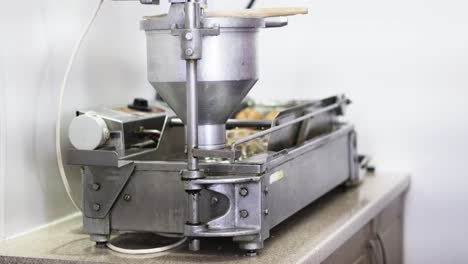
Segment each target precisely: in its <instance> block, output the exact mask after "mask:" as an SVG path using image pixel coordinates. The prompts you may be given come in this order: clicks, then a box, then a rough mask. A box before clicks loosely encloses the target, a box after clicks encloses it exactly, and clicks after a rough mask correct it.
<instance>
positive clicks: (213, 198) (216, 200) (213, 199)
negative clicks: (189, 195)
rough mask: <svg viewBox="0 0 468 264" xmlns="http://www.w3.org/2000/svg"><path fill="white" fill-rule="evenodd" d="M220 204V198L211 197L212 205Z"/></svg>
mask: <svg viewBox="0 0 468 264" xmlns="http://www.w3.org/2000/svg"><path fill="white" fill-rule="evenodd" d="M218 202H219V199H218V197H216V196H213V197H211V205H215V204H217V203H218Z"/></svg>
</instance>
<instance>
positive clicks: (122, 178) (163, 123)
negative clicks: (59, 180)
mask: <svg viewBox="0 0 468 264" xmlns="http://www.w3.org/2000/svg"><path fill="white" fill-rule="evenodd" d="M143 2H149V3H153V4H154V3H156V4H157V1H143ZM170 2H171V6H170V9H169V12H168V13H167V14H166V15H160V16H154V17H146V18H144V20H143V21H142V22H141V28H142V29H143V30H144V31H145V32H146V37H147V52H148V55H147V58H148V79H149V82H150V83H151V84H152V85H153V86H154V88H155V89H156V91H157V92H158V95H159V96H160V97H161V98H162V99H163V100H161V101H154V102H147V101H145V100H142V99H136V100H135V101H134V102H133V103H132V104H131V105H128V106H121V107H101V108H96V109H87V110H80V111H78V115H77V117H76V118H74V119H73V120H72V122H71V124H70V127H69V139H70V141H71V143H72V145H73V147H74V148H72V149H70V150H69V151H68V153H67V154H68V155H67V162H68V164H72V165H80V166H82V168H83V171H82V177H83V226H84V232H86V233H87V234H89V235H90V236H91V239H92V240H93V241H95V242H97V243H105V242H107V241H109V239H110V234H111V232H113V231H140V232H164V233H172V234H179V235H184V236H186V237H187V238H188V239H189V248H190V249H191V250H198V249H199V248H200V245H201V244H200V241H202V240H203V239H204V238H216V237H229V238H232V239H233V240H234V241H235V242H237V243H238V244H239V246H240V248H241V249H242V250H245V251H247V252H248V253H249V254H251V255H254V254H255V253H256V252H257V250H259V249H262V248H263V242H264V240H266V239H267V238H268V237H269V234H270V230H271V229H272V228H273V227H275V226H276V225H278V224H279V223H281V222H282V221H284V220H285V219H287V218H288V217H290V216H292V215H294V214H295V213H296V212H297V211H299V210H301V209H302V208H304V207H305V206H307V205H308V204H310V203H311V202H313V201H314V200H316V199H317V198H319V197H320V196H322V195H324V194H325V193H327V192H329V191H330V190H332V189H333V188H335V187H337V186H338V185H341V184H347V183H348V184H349V183H351V184H352V183H357V182H358V181H359V178H360V176H359V160H358V157H357V152H356V133H355V130H354V128H353V126H352V125H350V124H347V123H344V122H343V121H342V117H341V116H342V115H343V114H344V111H345V108H346V106H347V105H348V104H349V102H350V101H349V100H348V99H347V98H346V97H344V96H342V95H339V96H333V97H329V98H326V99H323V100H309V101H289V102H273V103H268V102H258V101H257V102H255V101H249V100H244V98H245V97H246V95H247V94H248V92H249V91H250V89H251V88H252V87H253V86H254V84H255V83H256V82H257V80H258V78H259V76H258V69H257V64H258V63H257V34H258V31H259V30H260V29H262V28H272V27H282V26H286V25H287V23H288V20H287V18H286V16H288V15H294V14H300V13H306V10H303V9H264V10H244V11H242V12H237V13H234V14H233V13H231V12H209V11H208V10H205V9H204V7H205V4H206V3H203V2H202V1H194V0H193V1H188V0H187V1H185V0H170ZM246 109H247V110H246ZM243 111H244V112H243ZM245 111H252V112H253V113H255V116H256V117H255V118H251V117H250V118H249V115H248V113H247V114H246V112H245ZM242 115H244V117H242ZM266 116H267V117H266ZM235 117H237V118H235Z"/></svg>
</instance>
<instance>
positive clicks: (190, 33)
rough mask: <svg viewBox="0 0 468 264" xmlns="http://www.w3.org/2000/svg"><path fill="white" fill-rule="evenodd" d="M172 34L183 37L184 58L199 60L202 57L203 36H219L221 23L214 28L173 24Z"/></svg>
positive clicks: (182, 53)
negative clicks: (182, 26)
mask: <svg viewBox="0 0 468 264" xmlns="http://www.w3.org/2000/svg"><path fill="white" fill-rule="evenodd" d="M171 34H172V35H173V36H180V38H181V49H182V51H181V55H182V59H183V60H199V59H201V58H202V38H203V37H204V36H218V35H219V34H220V30H219V25H215V26H214V27H213V28H188V29H187V28H181V29H179V28H177V25H172V29H171Z"/></svg>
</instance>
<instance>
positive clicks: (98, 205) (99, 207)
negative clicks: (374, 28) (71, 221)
mask: <svg viewBox="0 0 468 264" xmlns="http://www.w3.org/2000/svg"><path fill="white" fill-rule="evenodd" d="M93 210H94V211H96V212H97V211H99V210H101V205H100V204H98V203H95V204H93Z"/></svg>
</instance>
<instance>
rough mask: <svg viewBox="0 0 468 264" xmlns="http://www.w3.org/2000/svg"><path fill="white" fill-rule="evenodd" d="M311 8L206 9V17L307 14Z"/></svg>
mask: <svg viewBox="0 0 468 264" xmlns="http://www.w3.org/2000/svg"><path fill="white" fill-rule="evenodd" d="M308 13H309V9H308V8H306V7H281V8H253V9H241V10H206V11H205V14H204V16H206V17H244V18H266V17H279V16H294V15H306V14H308Z"/></svg>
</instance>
